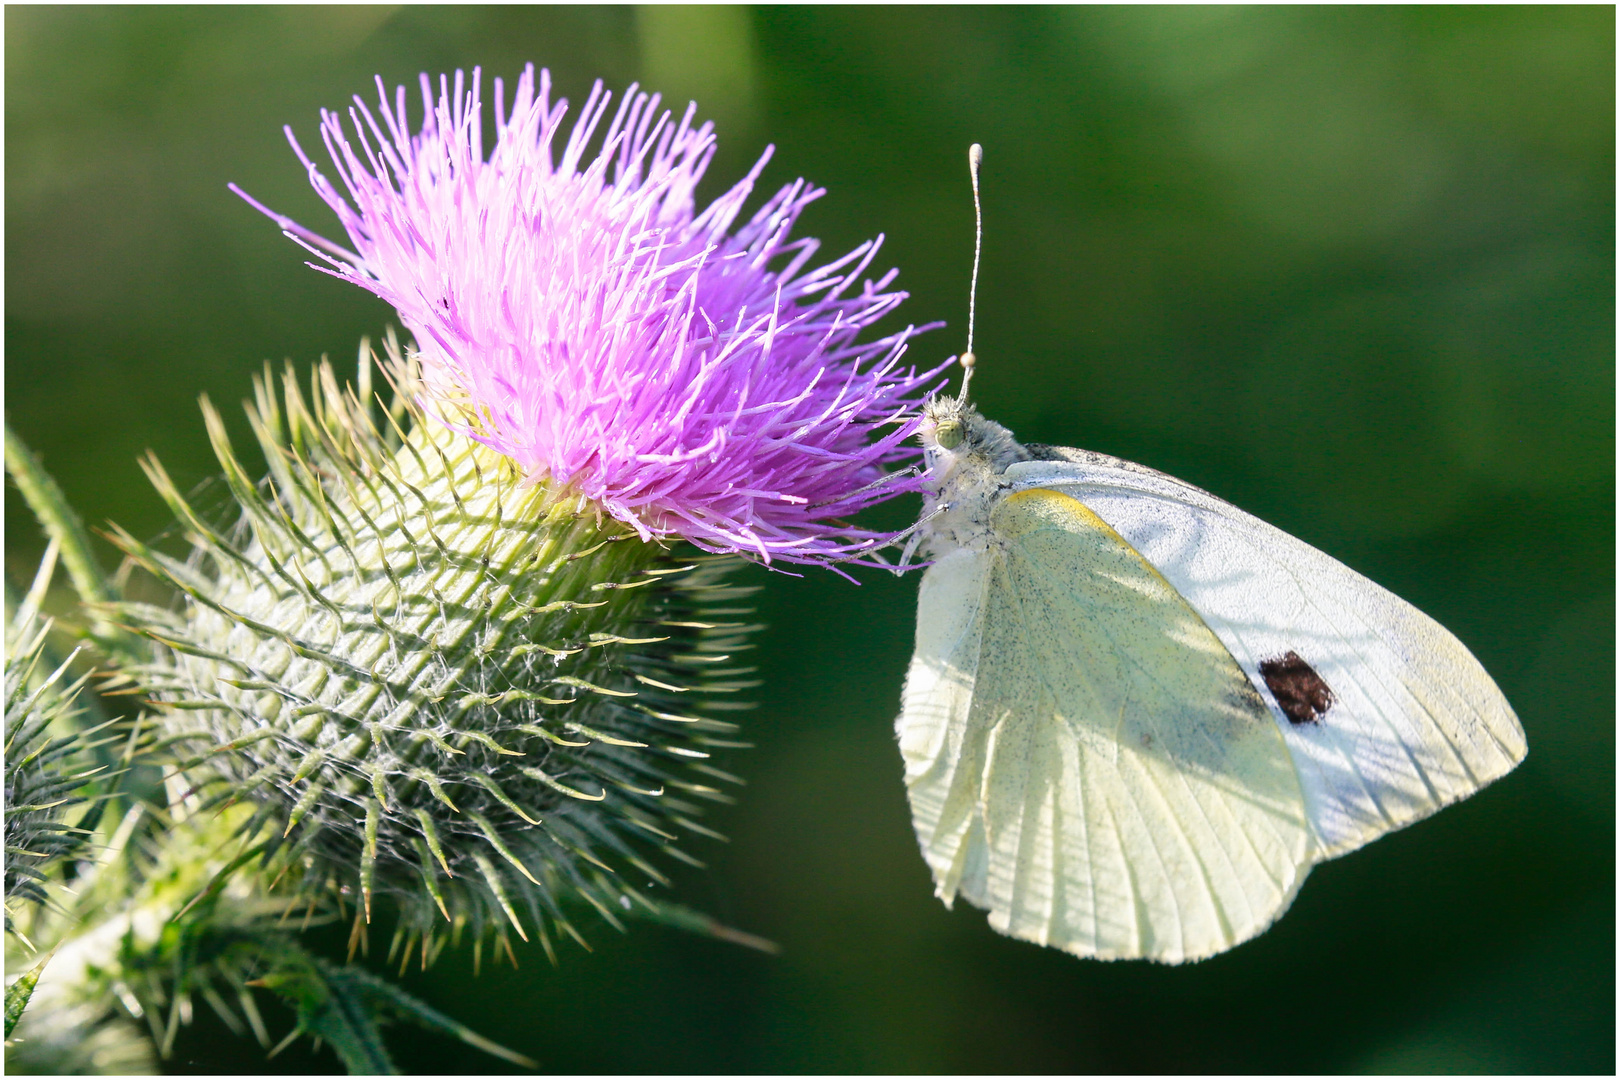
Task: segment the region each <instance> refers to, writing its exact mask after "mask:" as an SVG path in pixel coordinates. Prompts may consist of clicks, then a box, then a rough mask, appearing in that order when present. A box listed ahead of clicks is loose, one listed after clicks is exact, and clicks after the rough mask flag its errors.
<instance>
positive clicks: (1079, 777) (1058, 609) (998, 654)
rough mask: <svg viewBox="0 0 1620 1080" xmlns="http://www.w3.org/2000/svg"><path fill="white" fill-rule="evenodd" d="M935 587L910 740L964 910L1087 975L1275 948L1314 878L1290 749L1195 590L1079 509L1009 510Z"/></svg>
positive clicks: (945, 877)
mask: <svg viewBox="0 0 1620 1080" xmlns="http://www.w3.org/2000/svg"><path fill="white" fill-rule="evenodd" d="M990 525H991V537H992V541H991V544H990V547H989V549H988V550H983V551H968V550H961V551H957V552H953V553H951V554H950V555H947V556H946V557H944V558H943V559H941V560H940V561H939V562H938V563H936V565H934V566H933V567H931V568H930V569H929V571H928V574H927V575H926V576H925V579H924V584H923V588H922V595H921V599H920V604H919V620H918V649H917V653H916V656H915V658H914V660H913V663H912V669H911V672H910V674H909V676H908V680H907V687H906V695H905V702H904V708H903V712H902V715H901V718H900V723H899V727H900V735H901V746H902V750H903V752H904V754H905V757H906V764H907V782H908V789H909V793H910V797H911V802H912V809H913V817H914V821H915V823H916V825H917V830H918V835H919V839H920V840H921V841H922V845H923V849H924V854H925V856H926V857H927V858H928V861H929V864H930V866H931V868H932V869H933V871H934V875H935V880H936V883H937V885H938V891H939V892H940V895H941V896H942V897H944V898H945V899H946V900H947V901H948V900H950V899H951V898H953V896H954V895H956V894H957V893H960V895H963V896H965V897H966V898H967V899H968V900H969V901H971V902H973V903H975V904H978V905H980V906H983V907H986V908H988V909H989V910H990V912H991V923H992V925H994V926H995V927H996V928H997V929H998V930H1001V931H1002V932H1004V933H1008V934H1011V935H1012V936H1015V937H1019V938H1023V939H1026V940H1030V941H1036V942H1040V943H1043V944H1050V945H1054V946H1056V947H1059V948H1062V949H1065V950H1067V951H1069V952H1073V953H1076V954H1079V955H1085V956H1098V957H1105V958H1115V957H1118V958H1124V957H1142V956H1145V957H1151V958H1154V959H1159V960H1166V961H1180V960H1185V959H1195V958H1197V957H1201V956H1207V955H1210V954H1211V953H1214V952H1218V951H1221V950H1222V949H1225V948H1229V947H1230V946H1232V945H1234V944H1236V943H1237V942H1239V941H1242V940H1245V939H1246V938H1248V937H1251V936H1253V935H1254V934H1257V933H1259V932H1260V931H1261V930H1263V929H1264V928H1265V927H1266V926H1268V925H1269V924H1270V923H1271V922H1272V921H1273V920H1274V919H1275V918H1276V917H1277V915H1278V914H1280V913H1281V911H1282V910H1283V909H1284V908H1286V906H1287V904H1288V903H1289V901H1290V900H1291V899H1292V897H1293V894H1294V892H1295V891H1296V890H1297V889H1298V887H1299V884H1300V881H1301V879H1302V878H1303V876H1304V873H1305V871H1306V870H1307V869H1308V866H1309V861H1310V860H1309V850H1310V842H1309V831H1308V826H1307V824H1306V820H1305V812H1304V806H1303V801H1302V797H1301V793H1300V790H1299V786H1298V780H1297V778H1296V776H1295V773H1294V769H1293V766H1292V763H1291V760H1290V757H1289V754H1288V750H1287V748H1286V747H1285V745H1284V741H1283V738H1282V735H1281V733H1280V732H1279V731H1278V730H1277V728H1276V726H1275V725H1274V724H1273V723H1272V722H1271V719H1270V715H1269V713H1268V711H1267V708H1266V706H1265V705H1264V703H1263V702H1262V701H1261V699H1260V697H1259V695H1258V694H1257V693H1256V692H1255V690H1254V688H1253V686H1252V685H1251V684H1250V681H1249V679H1248V678H1247V677H1246V676H1245V674H1244V673H1243V671H1242V670H1241V669H1239V667H1238V666H1237V664H1236V663H1235V662H1234V661H1233V659H1232V657H1231V655H1230V654H1229V653H1228V652H1227V650H1226V649H1225V648H1224V647H1223V645H1222V644H1221V642H1220V641H1219V640H1218V639H1217V638H1216V637H1215V635H1214V634H1212V633H1211V632H1210V630H1209V628H1208V627H1207V626H1205V625H1204V623H1203V621H1202V620H1201V619H1200V618H1199V616H1198V615H1197V614H1196V612H1195V611H1194V610H1193V609H1192V608H1190V607H1189V606H1188V605H1187V604H1186V603H1185V602H1184V601H1183V600H1182V599H1181V597H1180V596H1179V595H1178V594H1177V592H1176V590H1175V589H1174V588H1172V587H1171V586H1170V584H1169V583H1168V582H1167V581H1166V580H1165V579H1164V578H1163V577H1162V576H1161V575H1160V574H1159V573H1158V572H1157V571H1155V570H1154V569H1153V567H1152V566H1151V565H1150V564H1149V563H1148V562H1147V561H1145V560H1144V559H1143V558H1142V557H1141V556H1140V555H1139V554H1138V553H1137V552H1136V551H1135V550H1133V549H1132V548H1131V547H1130V545H1129V544H1127V543H1126V542H1125V541H1124V540H1123V539H1122V538H1121V537H1120V536H1119V535H1118V534H1117V533H1116V532H1115V531H1114V530H1113V529H1112V528H1110V527H1109V526H1108V525H1107V524H1106V523H1105V522H1104V521H1102V520H1101V519H1100V518H1098V517H1097V516H1096V515H1095V514H1093V513H1091V511H1089V510H1088V509H1087V508H1086V507H1085V506H1083V505H1081V504H1080V503H1079V502H1077V501H1076V500H1074V499H1073V498H1070V497H1068V496H1067V495H1064V494H1061V493H1059V492H1056V491H1050V490H1027V491H1021V492H1018V493H1016V494H1012V495H1010V496H1007V497H1005V498H1003V499H1000V500H999V501H998V502H997V503H996V505H995V508H994V510H993V512H992V513H991V520H990Z"/></svg>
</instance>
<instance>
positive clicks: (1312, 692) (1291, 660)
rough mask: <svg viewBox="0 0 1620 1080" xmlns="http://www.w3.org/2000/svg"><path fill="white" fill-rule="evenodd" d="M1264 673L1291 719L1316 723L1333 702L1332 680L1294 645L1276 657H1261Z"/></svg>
mask: <svg viewBox="0 0 1620 1080" xmlns="http://www.w3.org/2000/svg"><path fill="white" fill-rule="evenodd" d="M1260 675H1261V677H1262V678H1264V679H1265V680H1266V686H1267V687H1269V688H1270V690H1271V695H1272V697H1275V698H1276V699H1277V704H1278V706H1280V707H1281V708H1282V711H1283V714H1284V715H1285V716H1287V717H1288V719H1289V721H1290V722H1291V723H1295V724H1310V723H1315V722H1316V721H1318V720H1321V719H1322V717H1324V716H1326V715H1327V711H1328V708H1329V707H1330V706H1331V705H1332V704H1333V691H1332V690H1331V689H1329V688H1328V684H1327V683H1325V682H1323V681H1322V676H1320V675H1318V674H1317V673H1316V669H1315V668H1313V667H1311V665H1309V664H1307V663H1306V662H1305V661H1304V659H1303V658H1302V657H1301V656H1300V655H1299V653H1297V652H1295V651H1294V650H1292V649H1290V650H1288V651H1287V652H1286V653H1283V655H1281V656H1279V657H1277V658H1276V659H1274V660H1262V661H1260Z"/></svg>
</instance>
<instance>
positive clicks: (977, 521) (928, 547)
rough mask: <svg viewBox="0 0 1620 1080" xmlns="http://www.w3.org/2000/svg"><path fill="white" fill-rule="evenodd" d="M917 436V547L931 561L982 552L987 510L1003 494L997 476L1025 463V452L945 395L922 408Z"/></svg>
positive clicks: (991, 422) (1000, 429)
mask: <svg viewBox="0 0 1620 1080" xmlns="http://www.w3.org/2000/svg"><path fill="white" fill-rule="evenodd" d="M918 435H919V437H920V438H921V439H922V445H923V458H924V461H925V463H926V466H927V470H928V489H927V491H926V492H925V494H924V497H923V521H924V522H925V524H924V525H923V527H922V529H921V530H920V534H921V543H922V547H923V548H924V550H925V551H926V552H927V553H928V554H929V555H930V556H932V557H933V558H936V559H937V558H940V557H941V556H944V555H947V554H949V553H950V552H952V551H955V550H956V549H957V548H972V549H982V548H984V547H987V546H988V545H989V543H990V509H991V506H992V505H993V504H994V503H995V501H996V500H997V499H998V498H1000V497H1001V496H1002V495H1003V494H1004V493H1005V487H1006V482H1005V481H1004V480H1003V478H1002V473H1004V472H1005V471H1006V469H1007V466H1009V465H1011V464H1013V463H1014V462H1017V461H1028V460H1030V458H1031V456H1032V455H1031V454H1030V452H1029V450H1028V449H1026V448H1025V447H1024V445H1023V444H1022V443H1020V442H1019V441H1018V440H1017V439H1015V438H1013V433H1012V432H1010V431H1008V430H1007V429H1006V428H1004V427H1002V426H1001V425H1000V424H998V423H996V422H995V421H994V420H986V419H985V418H984V417H983V416H982V415H981V414H980V413H979V410H977V409H975V408H974V407H973V406H972V405H970V404H968V403H967V402H966V401H963V400H962V399H961V398H959V397H950V396H947V395H939V396H936V397H934V398H933V399H932V400H930V401H929V402H928V404H927V405H925V406H923V424H922V428H921V429H920V431H919V432H918Z"/></svg>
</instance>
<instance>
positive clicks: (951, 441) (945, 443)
mask: <svg viewBox="0 0 1620 1080" xmlns="http://www.w3.org/2000/svg"><path fill="white" fill-rule="evenodd" d="M934 441H935V442H937V443H939V445H940V446H942V447H944V448H945V449H946V450H955V449H956V448H957V447H958V446H961V445H962V425H961V423H960V422H959V421H956V420H947V421H945V422H944V423H943V424H941V425H939V427H937V428H935V429H934Z"/></svg>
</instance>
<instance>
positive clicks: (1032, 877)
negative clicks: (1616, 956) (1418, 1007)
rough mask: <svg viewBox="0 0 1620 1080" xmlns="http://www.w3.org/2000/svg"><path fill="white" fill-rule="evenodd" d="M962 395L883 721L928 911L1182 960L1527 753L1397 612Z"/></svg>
mask: <svg viewBox="0 0 1620 1080" xmlns="http://www.w3.org/2000/svg"><path fill="white" fill-rule="evenodd" d="M970 333H971V331H970ZM963 362H964V365H965V366H967V367H969V369H970V370H971V364H972V359H971V352H969V353H968V354H966V355H964V357H963ZM965 396H966V385H965V384H964V387H963V395H962V397H959V398H950V397H936V398H935V399H934V400H933V401H931V402H930V403H929V404H928V405H927V407H926V409H925V419H924V424H923V427H922V440H923V446H924V453H925V456H926V459H927V465H928V469H929V473H930V477H931V488H932V490H931V494H930V498H929V499H928V506H927V508H926V509H925V512H924V516H923V519H922V523H921V525H920V526H919V531H918V534H917V537H916V539H915V541H914V543H917V542H920V543H921V544H922V545H923V546H924V548H925V550H927V551H928V552H929V553H930V555H931V556H932V558H933V562H932V565H930V566H929V568H928V569H927V571H926V572H925V573H924V575H923V578H922V586H921V590H920V594H919V596H918V603H917V648H916V653H915V654H914V655H913V657H912V660H911V666H910V669H909V671H908V673H907V675H906V684H905V691H904V694H903V699H902V708H901V713H900V717H899V720H898V721H897V722H896V730H897V734H898V736H899V740H900V750H901V754H902V756H903V757H904V759H905V770H906V772H905V776H906V787H907V793H908V795H909V797H910V801H911V811H912V821H913V824H914V825H915V826H916V830H917V838H918V841H919V842H920V844H921V846H922V851H923V856H924V858H925V859H926V860H927V862H928V865H929V867H930V869H931V870H932V871H933V875H934V882H935V892H936V894H937V895H938V896H939V897H940V898H941V899H942V900H944V901H945V903H946V904H947V905H950V904H951V903H952V902H953V901H954V900H955V899H956V897H958V896H961V897H964V898H965V899H967V900H968V901H969V902H970V903H972V904H975V905H977V906H979V907H983V908H987V909H989V911H990V924H991V926H993V927H994V928H995V929H997V930H999V931H1001V932H1002V933H1004V934H1009V935H1011V936H1013V937H1017V938H1022V939H1024V940H1027V941H1034V942H1038V943H1040V944H1043V945H1051V946H1054V947H1056V948H1060V949H1063V950H1065V951H1066V952H1071V953H1074V954H1076V955H1078V956H1094V957H1098V958H1101V959H1125V958H1141V957H1145V958H1149V959H1153V960H1160V961H1164V962H1167V963H1179V962H1181V961H1185V960H1196V959H1200V958H1202V957H1206V956H1210V955H1213V954H1214V953H1218V952H1222V951H1224V950H1226V949H1229V948H1231V947H1232V946H1234V945H1237V944H1238V943H1240V942H1242V941H1246V940H1248V939H1249V938H1251V937H1254V936H1255V935H1256V934H1259V933H1260V932H1261V931H1263V930H1265V929H1266V927H1268V926H1269V925H1271V923H1272V922H1273V921H1274V920H1275V919H1276V918H1277V917H1278V916H1279V915H1281V914H1282V913H1283V912H1284V911H1285V910H1286V909H1287V908H1288V905H1289V903H1290V902H1292V900H1293V898H1294V895H1295V893H1297V892H1298V891H1299V887H1300V884H1301V883H1302V882H1303V881H1304V879H1305V875H1306V874H1307V873H1308V872H1309V871H1310V868H1311V867H1312V866H1313V865H1315V864H1316V863H1318V862H1322V861H1323V860H1326V859H1331V858H1334V857H1336V856H1339V855H1343V854H1345V853H1346V852H1350V851H1354V850H1355V849H1356V848H1358V847H1360V846H1362V845H1363V844H1365V843H1367V842H1368V841H1370V840H1373V839H1375V838H1376V837H1379V836H1381V835H1383V834H1384V833H1386V832H1390V831H1392V830H1394V829H1398V828H1401V827H1403V826H1405V825H1409V824H1411V823H1412V822H1414V821H1417V820H1418V819H1420V818H1423V817H1426V816H1428V815H1429V814H1432V813H1433V812H1435V811H1436V810H1438V809H1440V808H1441V807H1443V806H1447V805H1449V804H1450V803H1453V802H1456V801H1458V800H1459V799H1463V798H1466V797H1467V796H1469V795H1471V794H1473V793H1474V792H1476V791H1478V790H1479V789H1480V788H1482V787H1484V786H1485V785H1486V784H1488V783H1490V782H1491V781H1492V780H1495V779H1496V778H1497V777H1500V776H1502V775H1503V774H1505V773H1507V772H1508V771H1510V770H1511V769H1512V768H1513V767H1514V766H1515V765H1517V764H1518V763H1519V762H1520V761H1521V760H1523V758H1524V755H1525V749H1526V747H1525V738H1524V732H1523V730H1522V729H1521V728H1520V726H1519V722H1518V720H1517V719H1516V718H1515V716H1514V714H1513V710H1512V708H1511V707H1510V706H1509V705H1508V703H1507V700H1506V699H1505V698H1504V697H1503V696H1502V693H1501V691H1500V690H1498V689H1497V688H1496V684H1495V683H1493V682H1492V681H1491V679H1490V676H1488V675H1487V674H1486V673H1485V670H1484V669H1483V668H1482V667H1481V666H1480V664H1479V662H1478V661H1477V660H1475V659H1474V658H1473V656H1472V655H1470V654H1469V652H1468V650H1467V649H1466V648H1464V647H1463V645H1462V644H1461V643H1460V642H1458V641H1457V639H1456V638H1454V637H1453V636H1452V635H1451V634H1449V633H1447V632H1446V630H1445V629H1444V628H1443V627H1441V626H1440V625H1439V624H1438V623H1436V622H1435V621H1434V620H1432V619H1430V618H1429V617H1428V616H1426V615H1424V614H1423V613H1422V612H1420V611H1418V610H1417V609H1416V608H1414V607H1412V606H1411V605H1410V604H1407V603H1406V602H1404V601H1403V600H1401V599H1399V598H1398V597H1396V596H1394V595H1393V594H1392V593H1390V592H1388V591H1387V590H1385V589H1383V588H1381V587H1379V586H1378V585H1376V584H1374V583H1373V582H1371V581H1369V580H1367V579H1366V578H1364V577H1362V576H1361V575H1360V574H1357V573H1356V572H1354V571H1353V570H1350V569H1349V568H1348V567H1346V566H1344V565H1343V564H1341V563H1339V562H1337V561H1336V560H1334V559H1332V558H1330V557H1329V556H1327V555H1324V554H1323V553H1322V552H1320V551H1317V550H1316V549H1315V548H1313V547H1311V546H1310V545H1308V544H1305V543H1303V542H1301V541H1299V540H1296V539H1294V538H1293V537H1292V536H1289V535H1288V534H1287V533H1284V532H1282V531H1281V530H1279V529H1276V528H1273V527H1272V526H1270V525H1267V524H1266V523H1265V522H1263V521H1261V520H1259V519H1258V518H1255V517H1252V516H1250V515H1249V514H1246V513H1244V512H1243V511H1241V510H1239V509H1237V508H1236V507H1234V506H1232V505H1230V504H1228V503H1226V502H1223V501H1222V500H1220V499H1217V498H1216V497H1215V496H1213V495H1210V494H1209V493H1207V492H1205V491H1202V490H1200V489H1198V488H1195V487H1193V486H1192V485H1190V484H1186V483H1183V482H1182V481H1180V480H1176V479H1174V478H1172V477H1169V476H1166V475H1164V474H1163V473H1159V472H1155V471H1153V470H1152V469H1147V468H1144V467H1142V466H1140V465H1134V464H1131V463H1129V462H1126V461H1121V460H1119V459H1117V458H1112V457H1107V456H1105V455H1102V454H1093V453H1088V452H1086V451H1083V450H1070V449H1066V448H1059V447H1044V446H1033V445H1032V446H1023V445H1020V444H1019V443H1018V442H1017V441H1016V440H1015V439H1014V438H1013V437H1012V434H1011V433H1010V432H1009V431H1007V429H1005V428H1003V427H1001V426H1000V425H999V424H995V423H993V422H991V421H989V420H986V419H985V418H984V417H982V416H980V415H979V413H978V411H977V410H975V409H974V408H973V407H972V406H970V405H968V404H967V402H966V400H965Z"/></svg>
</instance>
